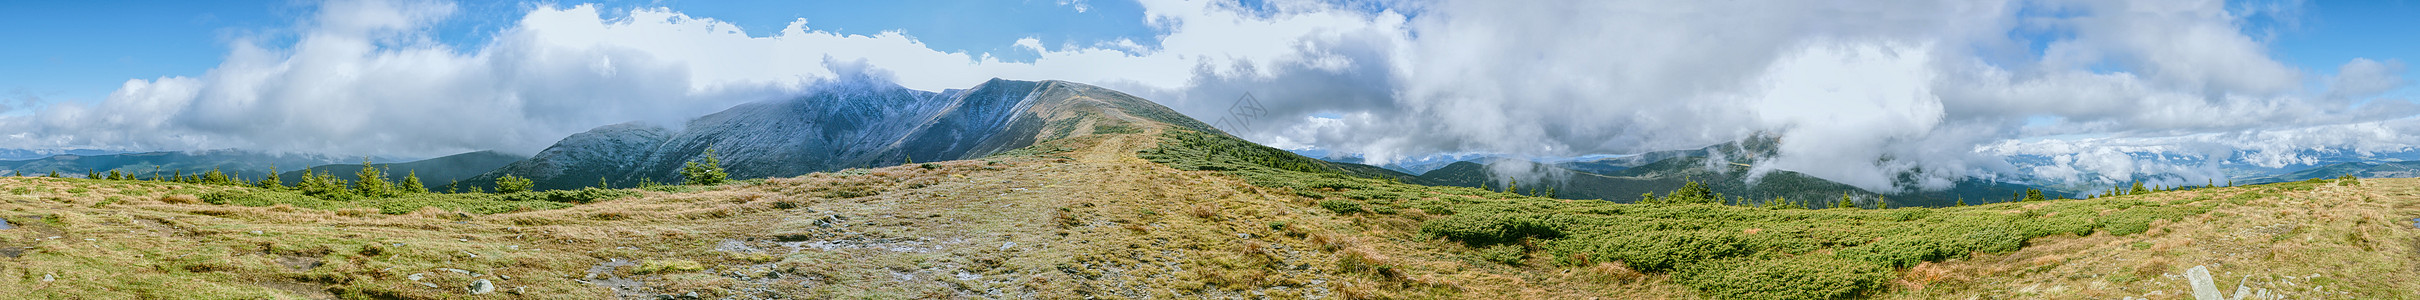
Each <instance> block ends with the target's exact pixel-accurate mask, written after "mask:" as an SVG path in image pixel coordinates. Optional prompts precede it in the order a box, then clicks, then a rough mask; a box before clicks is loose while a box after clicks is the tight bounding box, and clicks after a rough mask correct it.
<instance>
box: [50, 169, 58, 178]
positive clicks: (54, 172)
mask: <svg viewBox="0 0 2420 300" xmlns="http://www.w3.org/2000/svg"><path fill="white" fill-rule="evenodd" d="M50 178H59V170H50Z"/></svg>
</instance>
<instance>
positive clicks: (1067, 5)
mask: <svg viewBox="0 0 2420 300" xmlns="http://www.w3.org/2000/svg"><path fill="white" fill-rule="evenodd" d="M0 11H8V12H11V13H12V15H10V16H9V17H8V18H0V26H6V27H7V28H20V29H17V30H8V31H0V40H4V41H8V43H6V44H5V46H0V148H26V149H61V148H100V149H114V150H190V149H225V148H243V149H263V150H275V151H295V152H318V153H336V154H345V155H363V154H366V155H390V156H435V155H444V154H452V153H459V152H464V151H476V150H489V149H495V150H504V151H508V152H523V153H526V152H533V151H535V150H537V149H542V148H543V147H545V146H546V145H548V144H549V143H550V142H551V141H553V140H555V139H559V138H561V137H563V136H566V135H569V134H571V133H574V132H580V131H584V130H587V129H589V128H595V127H597V126H602V125H606V124H615V123H622V122H629V121H642V122H659V123H672V122H679V121H681V120H685V119H687V118H690V117H695V116H698V115H703V114H706V113H711V112H714V111H719V110H721V109H723V108H727V107H730V106H732V105H736V104H738V103H744V102H749V101H759V100H767V99H779V98H785V97H795V96H797V95H798V94H800V93H806V92H811V91H813V90H814V89H812V86H813V85H816V84H822V83H823V82H826V81H825V80H829V79H833V78H841V77H843V76H853V75H857V74H868V75H874V76H878V77H882V78H888V79H891V80H892V81H894V82H896V83H897V84H900V85H902V86H905V87H908V88H915V89H923V90H940V89H948V88H965V87H968V86H971V85H973V84H975V83H978V82H982V81H983V80H985V79H989V78H1008V79H1021V80H1068V81H1073V82H1079V83H1088V84H1094V85H1099V86H1103V87H1107V88H1111V89H1116V90H1119V91H1123V92H1127V93H1130V94H1134V95H1137V96H1141V97H1144V98H1146V99H1151V100H1153V101H1155V102H1158V103H1160V104H1163V105H1166V106H1169V107H1171V108H1173V109H1176V110H1177V111H1179V112H1183V113H1186V114H1188V115H1191V116H1194V117H1196V118H1199V119H1203V120H1216V119H1219V118H1221V117H1226V115H1225V111H1226V108H1227V107H1228V106H1229V105H1230V104H1231V102H1232V101H1233V100H1234V99H1236V98H1237V97H1239V96H1241V95H1243V94H1247V93H1249V94H1252V95H1255V96H1256V97H1257V98H1258V99H1261V101H1262V102H1263V103H1264V105H1266V106H1267V109H1268V110H1269V111H1270V113H1269V114H1267V116H1266V117H1260V119H1257V120H1253V121H1252V123H1253V124H1254V125H1252V127H1254V128H1255V129H1257V130H1256V131H1251V132H1239V135H1240V136H1243V137H1246V138H1248V139H1251V140H1253V141H1256V142H1261V143H1264V144H1268V145H1272V146H1277V147H1282V148H1288V149H1322V150H1325V151H1326V152H1327V153H1336V154H1339V155H1358V156H1363V157H1364V158H1365V159H1368V160H1369V161H1373V162H1380V163H1383V162H1387V161H1394V160H1413V159H1416V158H1419V157H1428V156H1433V155H1440V154H1467V153H1502V154H1510V155H1517V156H1528V157H1572V156H1581V155H1592V154H1626V153H1639V152H1644V151H1656V150H1671V149H1692V148H1697V147H1702V146H1704V145H1710V144H1717V143H1722V142H1727V141H1735V140H1738V139H1739V138H1743V137H1746V136H1751V135H1757V134H1778V135H1782V136H1786V137H1791V139H1794V140H1795V141H1798V142H1795V143H1785V145H1789V146H1787V147H1783V149H1782V150H1781V151H1782V154H1780V155H1777V156H1775V157H1772V160H1773V161H1771V162H1770V163H1766V164H1759V165H1760V166H1770V167H1772V168H1776V169H1787V170H1795V171H1800V172H1804V173H1808V174H1813V175H1816V176H1819V177H1824V178H1827V179H1833V180H1835V181H1840V182H1844V183H1848V184H1852V185H1858V186H1860V187H1867V188H1870V189H1883V188H1893V186H1894V185H1898V184H1900V183H1899V182H1898V181H1895V180H1893V178H1896V177H1897V176H1898V175H1895V174H1901V173H1906V172H1911V170H1926V171H1928V173H1927V174H1928V175H1927V176H1940V177H1943V178H1936V179H1945V180H1946V178H1954V177H1962V176H1975V177H1989V176H2002V175H2022V176H2032V177H2043V178H2059V179H2062V180H2084V181H2104V182H2118V181H2125V180H2132V179H2133V178H2134V177H2132V175H2128V174H2138V173H2141V174H2155V173H2156V174H2188V175H2189V176H2180V177H2170V178H2185V179H2186V180H2198V179H2203V178H2207V177H2211V176H2223V174H2217V173H2216V171H2213V170H2216V169H2215V168H2213V167H2208V166H2180V165H2162V164H2161V163H2160V162H2138V161H2134V160H2132V159H2131V158H2129V157H2130V155H2129V154H2126V153H2143V152H2162V153H2171V154H2176V155H2203V156H2211V155H2226V156H2232V157H2229V158H2226V159H2213V160H2210V161H2228V162H2229V163H2240V164H2251V165H2261V166H2276V165H2284V164H2298V163H2308V161H2309V159H2308V157H2305V156H2304V155H2302V154H2298V153H2301V152H2298V151H2304V150H2309V149H2330V150H2329V151H2339V152H2356V153H2366V152H2397V151H2411V150H2415V149H2420V118H2416V117H2415V116H2420V102H2414V101H2412V100H2414V99H2420V93H2416V92H2414V88H2413V86H2414V84H2413V82H2412V80H2411V79H2413V78H2420V68H2414V67H2410V66H2408V64H2411V63H2415V61H2413V60H2414V59H2420V57H2415V56H2414V54H2415V53H2420V39H2414V38H2412V37H2413V36H2415V35H2414V34H2413V33H2414V32H2416V31H2420V18H2412V17H2410V16H2416V15H2420V4H2416V3H2415V2H2414V1H2337V2H2316V1H2313V2H2301V1H2229V2H2217V1H2208V0H2129V1H2076V0H2010V1H2006V2H1999V1H1915V2H1908V3H1881V2H1873V1H1862V0H1803V1H1795V0H1794V1H1621V0H1538V1H1535V2H1525V1H1493V0H1404V1H1392V0H1370V1H1353V0H1254V1H1208V0H1201V1H1196V0H1125V1H1122V0H1022V1H606V2H510V1H467V2H455V1H444V0H328V1H325V2H322V1H307V0H295V1H287V0H280V1H249V2H245V1H212V2H193V1H120V2H105V3H103V2H92V1H48V2H35V1H9V2H6V3H4V4H0ZM799 19H805V20H806V23H805V26H806V27H807V28H808V29H809V31H808V32H801V33H784V32H780V30H781V29H782V28H785V27H786V26H788V25H789V24H791V23H792V22H794V21H796V20H799ZM731 27H737V28H740V29H743V30H745V31H746V34H737V33H733V32H730V31H729V30H728V29H730V28H731ZM212 70H216V71H212ZM113 92H114V93H118V94H114V95H113ZM35 100H39V101H35ZM329 111H362V112H369V113H371V114H372V115H370V116H368V117H362V116H360V115H353V114H330V113H327V112H329ZM2233 153H2251V154H2246V155H2240V156H2238V155H2233ZM2010 155H2040V156H2045V157H2063V158H2054V159H2047V160H2046V161H2055V162H2058V164H2057V165H2053V166H2016V165H2011V164H2009V163H2008V162H2007V161H2006V160H2004V159H2002V158H2004V157H2006V156H2010ZM2213 158H2218V157H2213ZM1880 161H1894V162H1889V163H1877V162H1880ZM2197 176H2198V177H2197Z"/></svg>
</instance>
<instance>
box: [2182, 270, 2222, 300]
mask: <svg viewBox="0 0 2420 300" xmlns="http://www.w3.org/2000/svg"><path fill="white" fill-rule="evenodd" d="M2185 278H2186V279H2190V280H2192V281H2193V299H2195V300H2221V299H2224V298H2221V297H2222V296H2220V295H2219V294H2218V293H2219V292H2218V282H2217V281H2215V280H2210V267H2206V266H2193V268H2192V269H2186V270H2185Z"/></svg>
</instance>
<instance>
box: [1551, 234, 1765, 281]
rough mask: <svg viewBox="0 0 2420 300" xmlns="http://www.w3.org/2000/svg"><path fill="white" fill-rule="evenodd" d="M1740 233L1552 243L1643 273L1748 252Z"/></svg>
mask: <svg viewBox="0 0 2420 300" xmlns="http://www.w3.org/2000/svg"><path fill="white" fill-rule="evenodd" d="M1748 242H1749V241H1748V239H1745V238H1742V237H1741V236H1740V234H1738V233H1731V232H1711V231H1643V232H1631V233H1626V234H1617V235H1596V236H1585V237H1577V238H1571V239H1563V240H1557V241H1555V242H1554V243H1551V244H1552V245H1556V246H1558V247H1556V248H1559V249H1562V250H1563V251H1568V252H1576V253H1585V254H1588V257H1590V258H1591V259H1596V260H1600V261H1621V262H1623V263H1626V264H1628V265H1629V266H1630V268H1632V269H1637V270H1639V271H1642V272H1662V271H1669V270H1672V269H1673V268H1678V267H1680V266H1683V265H1688V264H1693V263H1698V262H1702V261H1707V260H1712V259H1717V258H1726V257H1734V256H1741V255H1746V254H1749V253H1750V252H1751V250H1753V249H1752V248H1751V247H1750V245H1749V243H1748Z"/></svg>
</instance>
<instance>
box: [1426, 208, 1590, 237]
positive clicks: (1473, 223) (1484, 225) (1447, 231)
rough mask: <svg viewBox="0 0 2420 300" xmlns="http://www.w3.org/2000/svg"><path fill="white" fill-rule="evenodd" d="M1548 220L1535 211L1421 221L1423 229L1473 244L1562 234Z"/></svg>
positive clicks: (1435, 234)
mask: <svg viewBox="0 0 2420 300" xmlns="http://www.w3.org/2000/svg"><path fill="white" fill-rule="evenodd" d="M1549 224H1550V223H1549V222H1546V221H1544V220H1540V218H1539V217H1538V216H1537V215H1533V214H1506V213H1461V214H1454V215H1452V216H1447V217H1444V218H1436V219H1429V220H1428V221H1426V222H1421V223H1420V233H1422V234H1427V235H1430V236H1436V237H1442V238H1445V239H1447V240H1453V241H1457V242H1462V243H1464V244H1470V245H1492V244H1499V243H1507V242H1513V241H1519V240H1520V239H1523V238H1530V237H1541V238H1556V237H1562V236H1563V232H1562V230H1559V229H1557V228H1554V226H1550V225H1549Z"/></svg>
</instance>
